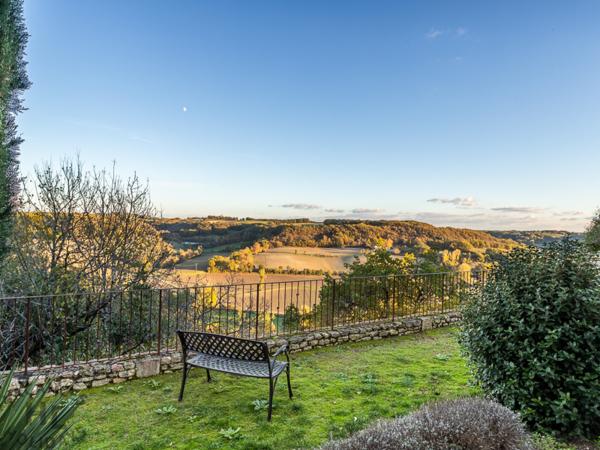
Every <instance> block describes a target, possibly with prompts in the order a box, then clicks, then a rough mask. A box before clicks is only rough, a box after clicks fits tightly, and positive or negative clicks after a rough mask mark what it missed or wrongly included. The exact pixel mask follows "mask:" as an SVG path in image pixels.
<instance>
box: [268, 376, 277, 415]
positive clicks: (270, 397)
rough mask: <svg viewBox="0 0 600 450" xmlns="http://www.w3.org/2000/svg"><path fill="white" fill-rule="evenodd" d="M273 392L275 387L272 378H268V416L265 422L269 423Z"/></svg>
mask: <svg viewBox="0 0 600 450" xmlns="http://www.w3.org/2000/svg"><path fill="white" fill-rule="evenodd" d="M274 390H275V386H274V385H273V378H269V416H268V417H267V420H268V421H269V422H270V421H271V413H272V412H273V391H274Z"/></svg>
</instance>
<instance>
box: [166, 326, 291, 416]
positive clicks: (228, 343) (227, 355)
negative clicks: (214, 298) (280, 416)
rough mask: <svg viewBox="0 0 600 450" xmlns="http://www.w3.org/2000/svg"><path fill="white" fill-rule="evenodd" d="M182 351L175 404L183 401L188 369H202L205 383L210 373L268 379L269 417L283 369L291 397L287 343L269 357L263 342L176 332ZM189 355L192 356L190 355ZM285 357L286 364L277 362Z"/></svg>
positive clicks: (209, 334) (210, 334) (191, 332)
mask: <svg viewBox="0 0 600 450" xmlns="http://www.w3.org/2000/svg"><path fill="white" fill-rule="evenodd" d="M177 335H178V336H179V340H180V341H181V348H182V350H183V377H182V380H181V390H180V392H179V401H181V400H183V391H184V389H185V382H186V379H187V376H188V372H189V371H190V370H191V368H192V367H200V368H203V369H206V377H207V381H208V382H210V381H211V377H210V371H211V370H216V371H219V372H226V373H231V374H234V375H241V376H247V377H255V378H268V379H269V415H268V420H269V421H270V420H271V413H272V410H273V393H274V391H275V386H276V384H277V378H278V377H279V375H280V374H281V372H283V371H284V370H285V372H286V376H287V385H288V393H289V395H290V398H292V385H291V384H290V357H289V353H288V347H287V344H284V345H282V346H281V347H280V348H279V349H278V350H277V351H276V352H275V353H274V354H273V356H272V357H270V356H269V348H268V346H267V343H266V342H261V341H254V340H250V339H240V338H234V337H231V336H223V335H220V334H212V333H200V332H195V331H180V330H178V331H177ZM190 352H193V353H194V354H193V355H190ZM281 354H283V355H285V358H286V361H278V360H277V357H278V356H279V355H281Z"/></svg>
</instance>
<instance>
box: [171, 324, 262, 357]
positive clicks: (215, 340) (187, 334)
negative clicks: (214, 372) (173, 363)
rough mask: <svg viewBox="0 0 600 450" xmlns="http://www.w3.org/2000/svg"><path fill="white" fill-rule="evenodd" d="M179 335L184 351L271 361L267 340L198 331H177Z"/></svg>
mask: <svg viewBox="0 0 600 450" xmlns="http://www.w3.org/2000/svg"><path fill="white" fill-rule="evenodd" d="M177 335H178V336H179V340H180V341H181V347H182V349H183V352H184V353H187V352H189V351H192V352H198V353H204V354H206V355H211V356H221V357H223V358H233V359H239V360H243V361H265V362H268V361H269V347H268V346H267V343H266V342H261V341H253V340H250V339H240V338H234V337H231V336H224V335H222V334H212V333H201V332H196V331H177Z"/></svg>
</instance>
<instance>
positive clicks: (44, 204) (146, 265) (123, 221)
mask: <svg viewBox="0 0 600 450" xmlns="http://www.w3.org/2000/svg"><path fill="white" fill-rule="evenodd" d="M23 192H24V195H23V206H24V208H23V210H22V211H21V212H19V213H18V214H17V217H16V220H15V227H14V236H13V253H12V254H11V255H10V256H9V258H8V264H9V266H8V267H9V269H10V270H7V271H6V272H5V275H4V279H3V284H4V289H5V291H6V293H8V294H10V295H15V296H17V295H35V296H37V297H36V301H35V302H34V303H33V304H32V305H30V307H31V308H33V310H32V311H31V310H30V316H31V319H30V320H31V327H30V328H29V333H30V342H31V348H30V352H31V353H32V354H34V353H35V352H38V353H40V352H43V351H44V349H46V348H47V347H48V346H49V345H50V344H49V343H52V344H51V345H52V346H53V351H55V350H56V348H59V350H60V351H63V350H64V348H66V347H68V346H69V345H70V344H69V341H70V340H71V338H74V337H75V336H77V335H78V334H80V333H84V332H86V330H88V329H90V327H91V326H92V324H94V326H95V327H96V328H99V327H101V326H102V327H106V328H107V329H108V328H109V327H112V328H110V330H111V331H110V333H112V334H111V336H113V339H114V340H115V341H119V340H120V341H124V339H125V338H123V336H122V334H123V333H122V332H119V330H118V329H117V331H116V332H115V331H114V330H115V327H114V326H113V325H114V324H112V325H111V322H114V320H115V315H114V314H113V313H112V312H111V311H110V307H111V303H112V302H113V300H114V298H115V295H117V294H116V293H117V292H119V291H123V290H130V291H131V290H134V289H138V290H140V289H143V288H147V287H153V286H156V285H157V283H158V282H159V280H160V279H161V278H162V277H163V276H164V275H165V274H164V272H165V270H166V269H164V268H163V265H164V262H165V261H166V259H167V258H168V256H169V253H170V246H169V245H168V244H166V243H165V242H164V240H163V239H162V237H161V235H160V233H159V232H158V231H157V230H156V229H155V228H154V227H153V226H152V225H151V223H150V219H151V218H152V217H154V216H155V215H156V213H157V212H156V210H155V208H154V207H153V206H152V203H151V200H150V195H149V190H148V186H147V184H144V183H142V182H141V181H140V180H139V178H138V177H137V176H136V175H134V176H132V177H131V178H128V179H125V180H123V179H121V178H120V177H119V176H118V175H117V174H116V173H115V171H114V169H113V170H112V171H106V170H91V171H86V170H85V169H84V167H83V165H82V163H81V162H80V161H79V160H78V159H77V160H74V161H73V160H65V161H63V162H62V163H61V164H60V166H59V167H58V169H54V168H53V167H52V166H51V165H50V164H45V165H43V166H42V167H41V168H38V169H36V171H35V176H34V177H33V179H32V180H31V182H29V183H28V184H26V185H25V186H24V188H23ZM6 293H5V295H6ZM57 295H58V296H59V297H54V298H51V296H57ZM121 295H122V294H121ZM136 299H138V297H136ZM136 301H139V302H140V309H141V308H142V307H143V306H144V305H142V303H143V300H142V298H141V296H140V297H139V299H138V300H136ZM9 303H10V302H5V303H4V305H0V306H1V307H2V308H0V325H1V326H0V328H1V329H2V330H4V331H6V333H7V334H8V335H7V336H2V341H3V344H2V347H3V348H2V351H3V354H4V355H7V354H8V353H11V354H12V355H13V358H14V357H19V354H20V353H21V352H20V351H19V348H20V347H21V346H22V341H23V333H24V327H23V326H21V324H22V323H23V321H24V317H23V316H24V314H25V310H24V307H23V302H13V303H12V305H13V308H12V311H9V310H8V307H7V305H8V304H9ZM130 306H131V305H130ZM136 307H137V306H136ZM140 320H141V314H140ZM94 321H95V322H94ZM99 322H102V324H101V323H99ZM119 323H120V322H119ZM129 326H131V323H130V324H129ZM136 329H137V328H136ZM141 333H145V331H144V330H142V331H141ZM58 337H60V339H59V338H58ZM142 337H143V336H140V338H139V339H138V340H136V342H137V341H139V340H141V339H142ZM127 338H128V341H127V343H126V344H123V345H127V346H129V347H131V346H133V345H135V344H132V340H131V339H130V338H131V335H130V334H128V336H127Z"/></svg>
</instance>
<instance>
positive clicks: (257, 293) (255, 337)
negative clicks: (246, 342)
mask: <svg viewBox="0 0 600 450" xmlns="http://www.w3.org/2000/svg"><path fill="white" fill-rule="evenodd" d="M259 298H260V283H257V284H256V329H255V330H254V339H255V340H257V339H258V308H259V306H258V300H259Z"/></svg>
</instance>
